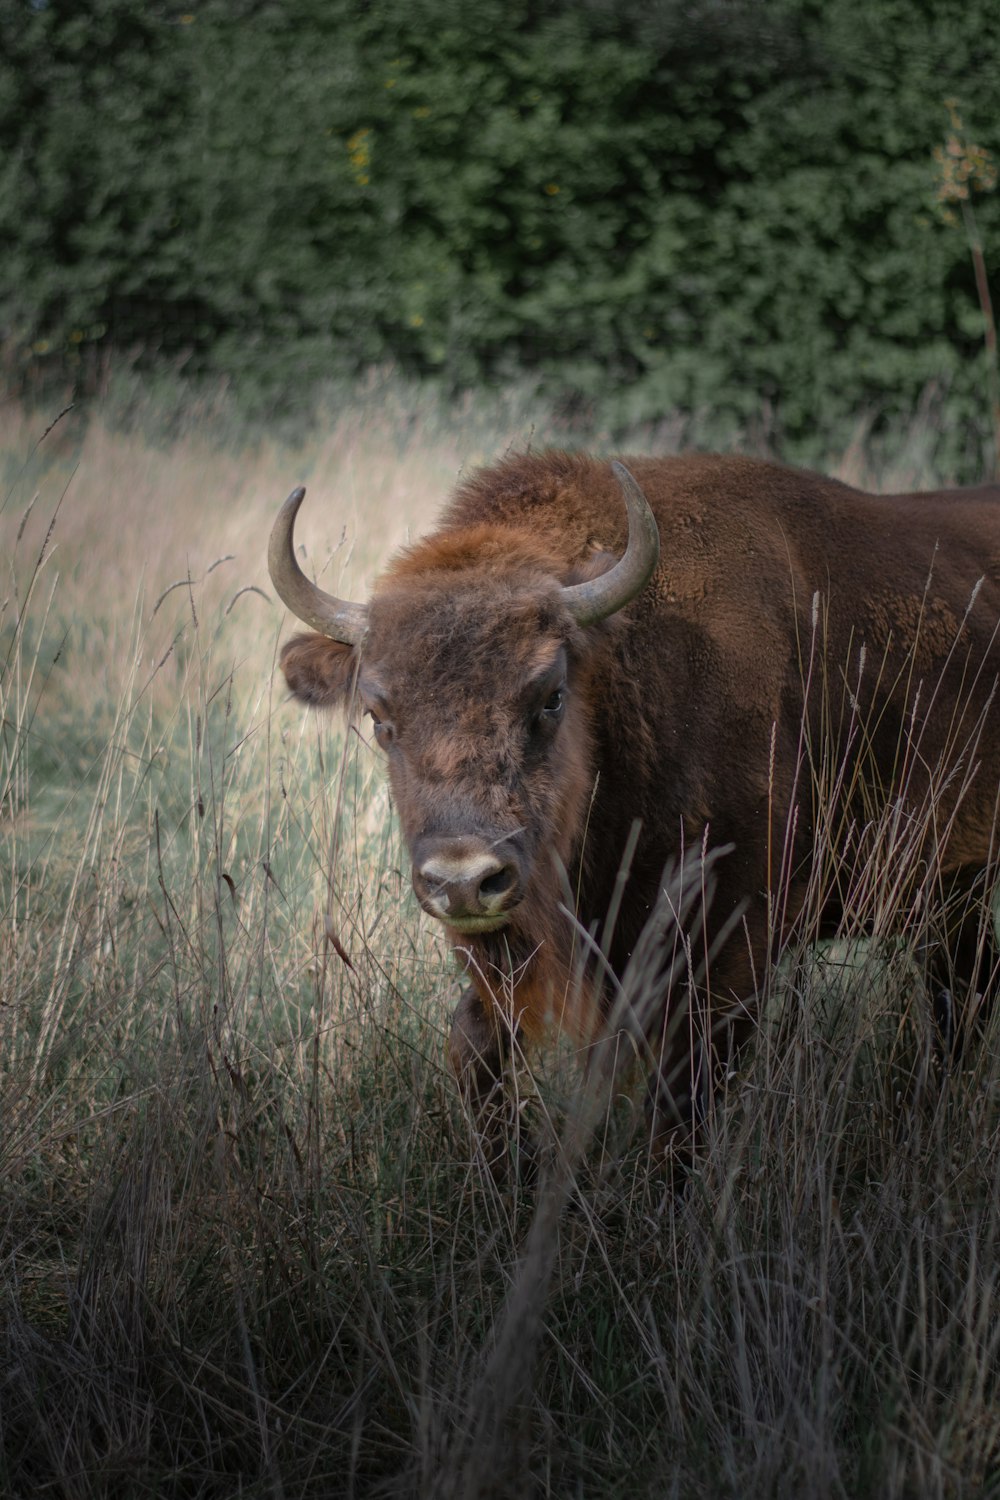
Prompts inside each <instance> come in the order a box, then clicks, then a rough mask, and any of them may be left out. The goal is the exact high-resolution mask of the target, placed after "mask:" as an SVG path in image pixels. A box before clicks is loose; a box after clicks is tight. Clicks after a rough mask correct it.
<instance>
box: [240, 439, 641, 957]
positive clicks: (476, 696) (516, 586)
mask: <svg viewBox="0 0 1000 1500" xmlns="http://www.w3.org/2000/svg"><path fill="white" fill-rule="evenodd" d="M613 467H614V470H615V473H616V476H617V478H618V482H619V484H620V485H621V489H622V492H623V495H624V500H625V505H626V507H627V511H628V520H629V539H628V545H627V548H626V550H625V553H624V555H623V556H622V557H621V558H620V559H615V558H614V557H611V556H609V555H608V554H607V553H596V554H594V555H593V556H592V557H591V558H589V559H588V560H587V561H585V562H582V563H581V562H579V561H578V562H577V563H576V564H575V565H572V566H570V565H567V564H566V563H565V562H562V563H560V560H559V558H558V556H557V555H556V553H554V551H553V548H552V545H551V544H550V543H549V544H547V543H546V541H545V540H544V538H540V537H536V536H533V535H531V534H530V533H529V532H528V531H526V530H525V529H524V528H521V529H518V530H514V529H513V528H511V527H503V526H500V525H493V524H477V525H472V526H465V527H462V526H454V527H451V528H448V527H446V528H444V529H442V530H440V531H439V532H437V533H436V534H434V535H432V536H431V537H428V538H426V539H425V540H424V541H422V542H419V543H417V544H416V545H415V546H414V547H412V548H410V549H408V550H407V551H405V552H404V553H403V554H402V555H401V556H400V557H398V558H397V559H396V560H395V561H394V562H393V563H392V564H391V566H390V567H389V569H388V570H387V572H386V573H385V574H383V576H382V577H381V579H380V580H379V581H378V583H377V585H376V587H375V591H374V594H373V597H372V599H371V602H370V604H368V605H367V606H360V605H357V604H350V603H346V602H344V601H342V600H340V599H336V598H333V597H332V596H331V595H329V594H326V593H324V592H323V591H322V590H321V589H319V588H317V587H316V585H315V584H313V583H311V582H310V581H309V580H308V579H307V578H306V577H305V576H304V574H303V573H302V571H301V569H300V568H299V565H298V562H297V561H296V558H295V551H294V546H293V527H294V522H295V516H296V513H297V511H298V509H299V506H300V505H301V503H302V499H303V497H304V494H305V491H304V490H302V489H297V490H295V491H293V493H292V494H291V495H290V496H289V497H288V500H287V501H286V502H285V504H284V506H283V507H282V510H281V512H280V514H279V516H278V519H277V521H276V522H275V525H274V529H273V532H272V535H271V542H270V552H269V565H270V570H271V577H272V580H273V582H274V586H275V588H276V589H277V592H278V594H279V595H280V597H281V598H282V600H283V601H284V602H285V604H286V605H287V606H288V607H289V609H291V610H292V611H293V613H294V614H296V615H297V616H298V618H299V619H301V620H303V621H304V622H305V623H306V624H308V625H310V626H312V627H313V629H314V630H315V631H317V632H319V634H310V635H300V636H297V637H295V638H294V639H293V640H291V641H289V642H288V643H287V644H286V646H285V647H284V650H283V651H282V655H281V665H282V667H283V670H284V672H285V676H286V678H287V680H288V683H289V686H290V687H291V689H292V692H293V693H294V694H295V695H296V696H297V697H299V698H301V699H303V700H304V701H306V702H308V703H313V704H318V705H332V704H338V703H339V704H344V705H350V704H351V703H352V702H353V701H355V699H356V700H358V701H359V702H360V705H361V706H362V708H363V710H364V712H365V713H367V714H369V715H370V716H371V720H372V724H373V728H374V735H375V739H376V740H377V742H378V744H379V746H380V747H381V748H382V750H383V751H384V752H385V755H386V757H387V761H388V768H389V778H390V782H391V786H392V790H393V795H394V799H395V802H396V806H397V808H398V811H399V816H400V821H401V824H402V829H403V835H404V837H405V839H406V843H407V846H408V849H409V851H410V855H411V858H412V861H413V865H412V880H413V888H414V891H415V892H416V895H417V897H418V899H419V901H420V904H421V906H422V907H423V908H424V910H425V911H426V912H428V913H430V915H431V916H433V917H436V918H438V919H439V920H440V921H442V922H443V923H445V924H446V926H447V927H449V928H450V929H451V930H452V932H453V933H454V934H455V935H456V936H457V937H459V938H460V939H461V940H462V941H467V940H468V937H469V936H470V935H475V934H486V933H490V932H494V931H496V930H498V929H500V928H515V929H516V927H517V925H518V923H521V924H522V925H524V924H525V922H526V916H527V914H528V913H530V912H531V911H532V909H537V898H538V896H539V893H540V889H541V887H542V886H548V887H550V888H551V887H552V884H553V881H552V863H551V860H552V857H553V856H555V857H556V858H558V859H560V860H562V862H563V863H564V865H567V866H568V865H569V864H570V862H571V860H572V858H573V855H574V853H575V852H576V845H577V844H578V841H579V837H580V834H581V831H582V829H583V827H584V824H585V821H586V812H587V801H588V797H589V794H590V782H591V773H590V746H591V728H590V717H591V709H592V706H593V702H592V700H593V696H594V695H593V690H592V682H591V678H592V671H593V655H594V653H593V649H592V648H593V645H594V640H595V633H600V632H602V631H606V630H607V628H608V627H605V626H604V625H603V624H602V623H601V622H604V621H606V620H608V619H609V618H610V617H611V616H612V615H614V614H615V613H616V611H618V610H620V609H621V608H622V607H623V606H624V605H625V604H626V603H627V602H628V601H629V600H630V599H632V598H634V597H635V595H636V594H637V593H638V592H639V591H640V590H641V589H642V588H643V587H644V585H645V584H646V582H647V581H648V579H649V577H650V575H651V574H652V572H653V570H654V568H655V566H656V563H657V558H658V553H659V539H658V535H657V529H656V523H655V521H654V519H653V516H652V513H651V512H650V509H649V506H648V505H647V503H646V500H645V498H644V496H643V494H642V492H641V490H640V489H639V486H638V485H637V484H636V482H635V480H634V479H633V477H632V475H631V474H630V473H629V472H628V470H627V469H626V468H624V466H623V465H621V464H617V463H616V464H615V465H614V466H613ZM533 898H534V899H533ZM549 904H551V903H549ZM529 925H530V924H529Z"/></svg>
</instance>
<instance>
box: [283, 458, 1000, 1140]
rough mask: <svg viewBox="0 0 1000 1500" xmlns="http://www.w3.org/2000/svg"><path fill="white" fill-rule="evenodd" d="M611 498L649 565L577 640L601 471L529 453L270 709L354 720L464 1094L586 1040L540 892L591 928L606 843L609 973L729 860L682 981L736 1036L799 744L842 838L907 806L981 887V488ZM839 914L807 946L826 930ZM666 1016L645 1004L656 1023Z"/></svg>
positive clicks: (603, 531) (769, 924)
mask: <svg viewBox="0 0 1000 1500" xmlns="http://www.w3.org/2000/svg"><path fill="white" fill-rule="evenodd" d="M629 468H630V470H631V472H632V473H633V474H634V476H635V478H636V480H637V481H638V484H639V486H640V488H641V490H642V491H643V493H644V495H645V497H646V500H647V501H648V504H649V507H650V509H651V510H652V513H653V515H654V516H655V520H656V524H657V527H658V530H659V537H660V561H659V564H658V566H657V567H656V570H655V572H654V573H653V575H652V577H651V578H650V580H649V582H648V584H647V585H646V586H645V587H644V588H643V589H642V590H641V592H639V593H638V594H637V595H636V596H635V597H634V598H632V599H631V600H630V601H629V602H627V603H626V604H624V606H623V607H621V608H619V609H617V610H616V611H615V612H614V613H611V614H610V615H608V616H607V617H606V618H603V619H598V620H596V621H592V622H587V621H586V620H584V621H582V622H581V620H580V618H578V617H577V615H575V614H574V613H573V612H571V611H570V610H569V609H568V608H567V605H566V602H565V601H566V597H567V596H566V594H565V592H564V591H565V590H566V588H567V587H572V586H573V585H575V584H578V583H581V582H584V581H586V580H589V579H599V578H601V577H602V576H603V575H604V574H605V573H606V571H607V570H609V569H610V568H611V567H613V566H614V564H615V562H616V560H617V559H618V558H619V557H620V555H621V554H622V552H623V550H624V549H625V546H626V542H627V540H628V526H629V521H628V516H627V515H626V512H625V508H624V507H623V505H622V497H621V492H620V489H619V483H618V481H617V480H616V478H615V475H614V473H613V472H612V468H611V467H610V466H609V465H608V464H607V463H604V462H600V461H598V460H596V459H593V458H590V457H586V456H581V455H577V454H573V455H570V454H565V453H546V454H538V455H535V454H529V455H524V456H519V457H512V458H509V459H507V460H505V461H504V462H502V463H500V464H498V465H496V466H494V467H491V468H487V469H484V470H482V471H481V472H479V473H477V474H474V475H473V476H472V477H471V478H468V479H466V480H465V481H464V482H462V483H461V484H460V485H459V487H458V489H457V491H456V493H455V495H454V496H453V498H452V500H451V502H450V504H449V505H448V507H447V509H446V510H445V513H444V515H443V518H442V520H441V523H440V525H439V527H438V529H437V530H436V531H434V532H433V533H432V534H431V535H429V536H427V537H426V538H424V539H423V540H422V541H419V542H417V543H416V544H415V545H413V546H411V547H409V548H407V549H406V550H405V551H404V552H402V553H401V554H400V555H399V556H398V557H396V559H395V560H394V561H393V562H391V563H390V565H389V567H388V568H387V570H386V571H385V572H384V573H383V575H382V576H381V578H380V579H379V581H378V583H377V585H376V587H375V590H374V594H373V597H372V599H371V601H370V604H369V607H368V611H367V616H366V617H365V627H366V628H365V630H364V631H363V633H362V634H361V635H360V637H359V638H358V639H356V640H354V641H353V642H349V643H344V642H342V641H340V640H334V639H330V638H329V637H327V636H326V635H322V634H307V635H300V636H297V637H295V638H294V639H293V640H291V641H289V642H288V644H287V645H286V646H285V648H284V650H283V652H282V657H281V664H282V667H283V669H284V672H285V675H286V678H287V680H288V683H289V686H290V687H291V689H292V691H293V693H294V694H295V695H296V696H297V697H298V698H300V699H302V700H303V701H304V702H306V703H311V704H317V705H322V706H327V705H333V704H340V705H343V706H344V707H346V708H348V709H352V708H354V707H355V706H356V705H360V707H361V708H362V709H363V710H364V711H367V712H368V713H370V714H371V715H372V718H373V721H374V726H375V736H376V738H377V740H378V742H379V744H380V745H381V746H382V748H383V750H384V751H385V754H386V758H387V762H388V770H389V779H390V783H391V787H392V792H393V796H394V800H395V803H396V806H397V808H398V812H399V817H400V821H401V825H402V830H403V834H404V837H405V839H406V842H407V846H408V848H409V851H410V854H411V856H412V859H413V884H414V889H415V891H416V893H417V896H418V898H419V900H420V902H421V904H422V905H423V906H424V908H425V909H426V910H427V911H428V912H430V913H431V914H432V915H433V916H435V917H436V918H437V919H439V920H441V921H443V922H444V924H445V926H446V927H447V928H449V930H450V936H451V938H452V941H453V944H454V946H455V948H456V949H457V950H458V952H459V954H460V957H461V961H462V963H463V964H464V966H465V968H466V970H467V973H468V976H469V980H470V988H469V989H468V990H467V991H466V993H465V995H464V996H463V999H462V1002H461V1003H460V1005H459V1009H458V1012H457V1014H456V1016H455V1020H454V1023H453V1029H452V1037H451V1055H452V1062H453V1064H454V1066H455V1069H456V1071H457V1072H458V1073H459V1075H460V1076H462V1077H464V1079H465V1081H466V1084H467V1086H468V1087H469V1088H470V1089H471V1090H472V1091H473V1092H477V1091H479V1090H481V1089H482V1088H483V1087H484V1086H489V1084H490V1083H491V1082H492V1080H493V1079H494V1078H495V1077H496V1076H497V1075H498V1073H499V1071H500V1063H501V1053H502V1048H503V1039H504V1037H505V1036H507V1035H516V1036H520V1037H523V1038H525V1039H527V1040H531V1039H533V1038H536V1037H538V1036H539V1035H540V1034H541V1033H542V1032H543V1031H544V1030H545V1029H546V1027H547V1026H549V1025H551V1024H552V1023H553V1022H555V1023H556V1024H561V1025H565V1026H568V1027H569V1028H570V1029H571V1030H572V1032H573V1034H574V1035H576V1036H577V1037H579V1038H580V1039H581V1040H583V1041H586V1040H587V1039H589V1038H591V1037H592V1036H593V1035H594V1033H595V1030H596V1029H597V1027H598V1014H597V1013H596V1012H595V1010H594V1009H592V1008H591V1005H590V1004H589V1002H587V1001H586V1000H585V999H584V998H582V988H581V986H580V984H579V983H576V984H575V983H574V974H573V962H572V953H573V943H574V928H573V924H572V923H571V922H570V921H569V919H568V918H567V915H566V912H565V910H564V904H565V900H566V896H565V893H566V891H572V892H573V893H574V894H575V898H576V906H577V915H578V919H579V922H580V924H582V926H583V927H584V928H590V929H591V930H593V929H594V924H598V930H599V924H601V923H603V921H604V918H605V915H606V913H607V912H608V909H609V906H610V905H611V902H612V897H613V893H614V890H615V881H616V877H617V874H618V871H619V865H620V862H621V860H622V857H623V854H624V851H625V850H626V847H627V846H628V845H629V840H630V831H631V830H632V828H633V824H634V823H635V822H636V820H638V823H639V826H640V832H639V836H638V843H637V844H636V845H635V848H634V853H633V855H632V859H631V864H630V871H629V877H628V880H627V883H626V885H625V889H624V897H623V899H622V901H621V906H620V910H619V911H618V915H617V919H616V922H615V926H614V932H613V936H612V937H611V939H610V943H609V951H608V953H607V959H608V960H609V963H610V967H611V969H612V970H613V971H614V972H615V973H617V974H618V975H621V974H622V972H623V971H624V968H625V965H626V964H627V962H628V958H629V955H630V954H631V953H632V951H633V949H634V947H635V944H636V941H637V939H638V937H639V934H640V932H641V931H642V929H643V926H644V924H645V923H646V922H647V919H648V918H649V915H650V912H651V910H652V909H653V907H654V905H655V903H656V901H657V897H658V893H659V891H660V888H661V882H662V877H663V871H664V868H665V867H666V866H667V864H668V863H669V861H670V860H671V859H674V858H676V856H677V855H678V852H679V851H681V850H683V849H690V848H698V847H699V846H706V847H707V846H709V845H710V846H718V845H731V846H732V852H731V853H729V854H728V855H727V856H726V857H725V858H724V859H722V860H720V861H718V862H717V865H716V871H715V873H716V878H717V888H716V891H715V897H714V901H713V904H712V908H711V911H710V913H709V915H708V918H707V921H708V928H707V935H706V940H705V948H706V950H709V949H712V948H713V947H714V949H715V951H714V952H713V953H712V957H711V963H710V966H709V968H708V971H707V973H706V974H705V975H704V976H703V978H702V981H701V983H702V987H703V990H704V991H705V992H707V997H708V1000H709V1002H710V1003H711V1005H712V1007H713V1009H714V1011H715V1012H717V1013H722V1014H728V1015H730V1016H732V1017H735V1018H737V1021H738V1022H739V1023H740V1024H738V1025H737V1030H739V1029H740V1025H743V1026H744V1027H745V1025H746V1024H748V1022H749V1018H752V1017H753V1015H754V1013H755V1006H756V995H757V990H758V986H759V984H760V981H761V979H762V978H763V976H764V975H765V974H766V972H767V968H768V963H769V960H770V959H771V958H772V957H773V955H774V953H775V952H776V950H777V949H778V947H780V945H781V944H782V943H783V942H784V941H785V940H786V939H787V937H788V935H789V933H790V932H792V931H793V930H794V924H795V922H796V919H797V917H798V915H799V912H800V910H801V908H802V905H803V901H804V898H805V892H806V890H807V887H808V884H809V880H810V875H811V872H812V851H813V847H814V845H813V837H814V831H815V828H814V818H815V807H814V793H815V790H816V786H815V771H816V767H815V764H814V758H815V756H816V755H817V753H818V752H817V746H819V745H820V744H821V743H823V744H825V745H826V746H827V747H828V750H829V752H830V755H831V756H832V759H831V760H830V762H829V763H830V764H831V765H833V766H835V767H836V768H837V772H838V784H839V785H840V787H841V788H842V790H843V796H844V798H845V801H846V804H847V806H846V809H845V818H846V819H848V820H850V819H853V820H854V824H855V826H856V827H859V828H860V827H863V826H864V825H865V823H866V821H867V822H868V823H870V822H871V820H872V817H873V816H874V815H877V813H878V811H879V809H880V808H881V809H884V808H885V807H886V806H888V805H890V804H891V803H892V801H893V799H895V800H896V801H897V802H898V804H899V806H900V807H901V808H902V809H903V810H904V811H905V809H907V808H908V809H910V810H911V811H912V810H914V809H917V808H919V807H920V806H922V805H926V803H927V799H928V798H929V797H933V799H934V816H933V817H930V818H928V819H927V832H926V835H924V836H923V837H924V838H925V847H924V848H923V851H922V855H921V857H922V859H923V860H924V863H925V864H926V865H928V866H930V865H931V864H933V867H934V870H935V874H936V876H940V877H942V878H946V879H948V880H949V881H951V882H959V883H968V884H969V885H970V886H971V885H972V884H974V883H975V882H976V881H977V880H982V872H983V871H984V869H985V868H986V867H987V865H988V864H989V862H990V860H991V858H992V852H993V838H994V813H995V806H996V799H997V794H998V783H1000V745H998V740H997V733H996V707H995V704H994V692H995V687H996V679H997V671H998V668H1000V648H998V644H997V626H998V621H1000V570H998V564H1000V555H998V554H1000V489H997V488H982V489H978V490H965V491H961V490H958V491H950V492H938V493H926V494H910V495H882V496H873V495H869V494H865V493H862V492H860V491H858V490H856V489H852V488H850V487H848V486H846V485H844V484H841V483H838V482H836V481H834V480H831V479H827V478H823V477H820V476H818V475H816V474H811V473H805V472H801V471H796V470H792V469H787V468H783V467H779V466H777V465H775V464H772V463H768V462H762V461H758V460H751V459H745V458H739V457H711V456H689V457H680V458H666V459H635V460H629ZM300 612H301V611H300ZM306 618H309V619H311V618H312V616H311V615H306ZM845 826H846V825H845ZM862 843H863V841H860V842H859V841H858V840H855V847H858V848H860V847H861V845H862ZM560 868H561V870H562V871H563V872H565V874H564V875H563V876H561V875H560ZM837 885H838V882H837V881H833V882H831V883H830V889H831V894H830V895H829V896H828V897H827V898H826V899H825V904H824V909H823V912H822V913H821V921H820V922H819V924H818V925H817V929H816V932H815V934H814V935H821V932H822V930H823V929H824V928H831V927H832V926H833V925H835V923H836V921H837V919H838V917H839V915H840V911H839V904H838V901H837V900H836V898H835V896H834V895H833V894H832V892H833V891H835V890H836V889H837ZM980 910H981V907H980ZM776 913H780V916H776ZM736 918H738V920H735V919H736ZM975 920H977V919H976V918H974V916H973V915H972V914H969V913H967V915H966V917H965V920H964V922H962V923H959V924H958V925H957V927H956V930H955V931H953V932H952V934H951V942H950V944H947V943H946V944H945V945H944V947H943V948H942V949H941V951H940V952H939V954H938V958H937V964H938V969H939V971H940V977H941V979H942V981H943V980H944V978H945V976H946V975H947V976H948V979H949V982H951V983H954V981H955V978H956V977H957V978H958V980H959V981H960V982H962V983H964V984H965V985H967V986H972V985H973V984H974V983H975V982H976V978H977V968H981V967H982V953H981V948H982V944H981V942H979V941H978V940H974V939H973V935H972V927H971V925H970V924H972V923H973V922H974V921H975ZM977 930H978V929H977ZM721 933H725V934H726V936H725V937H724V940H722V941H721V942H718V941H715V939H716V938H717V936H718V935H719V934H721ZM981 982H982V983H983V984H984V985H985V979H984V978H983V979H982V980H981ZM606 989H607V986H605V991H606ZM675 1003H676V997H675V996H673V995H671V994H667V993H664V994H663V996H662V1004H661V1007H660V1008H661V1020H662V1019H664V1018H665V1016H666V1015H667V1013H668V1012H669V1010H670V1008H671V1007H672V1006H673V1005H674V1004H675ZM599 1010H600V1002H598V1004H597V1008H596V1011H597V1012H599ZM682 1030H683V1028H682ZM685 1035H686V1033H685ZM686 1045H687V1044H685V1046H686ZM680 1050H681V1053H682V1054H685V1047H682V1048H681V1049H680ZM680 1061H681V1064H682V1066H681V1067H680V1068H679V1069H674V1075H675V1084H674V1093H675V1095H676V1096H677V1098H678V1101H679V1104H678V1107H679V1109H680V1111H681V1113H683V1112H684V1109H685V1108H686V1107H687V1098H686V1095H687V1092H689V1091H687V1090H686V1089H685V1086H684V1083H683V1081H681V1082H680V1083H677V1082H676V1078H681V1079H683V1075H684V1072H685V1068H684V1065H683V1064H684V1061H685V1057H684V1056H683V1055H682V1057H681V1059H680ZM670 1071H671V1070H670V1069H669V1068H668V1069H667V1072H668V1073H669V1072H670Z"/></svg>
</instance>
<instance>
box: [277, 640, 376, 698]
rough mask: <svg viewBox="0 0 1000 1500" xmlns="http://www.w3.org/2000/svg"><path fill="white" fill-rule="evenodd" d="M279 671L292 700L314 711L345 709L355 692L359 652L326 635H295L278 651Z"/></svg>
mask: <svg viewBox="0 0 1000 1500" xmlns="http://www.w3.org/2000/svg"><path fill="white" fill-rule="evenodd" d="M280 660H281V670H282V671H283V672H284V674H285V681H286V682H287V683H288V686H289V687H290V688H291V691H292V694H293V696H294V697H296V698H298V699H300V700H301V701H302V702H303V703H310V704H312V706H313V707H314V708H338V707H339V708H346V707H347V705H348V704H349V703H350V700H351V698H352V696H353V693H354V686H355V683H356V681H357V673H358V653H357V651H356V649H355V647H354V646H347V645H345V644H344V642H343V641H333V640H331V639H330V637H329V636H327V635H315V634H309V635H295V636H293V637H292V639H291V640H290V641H286V642H285V644H284V646H283V647H282V648H281V658H280Z"/></svg>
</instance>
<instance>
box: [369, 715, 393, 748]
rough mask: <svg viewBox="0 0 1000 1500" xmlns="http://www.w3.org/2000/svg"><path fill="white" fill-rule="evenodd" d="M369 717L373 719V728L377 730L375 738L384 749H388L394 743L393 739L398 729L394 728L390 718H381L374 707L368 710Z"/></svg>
mask: <svg viewBox="0 0 1000 1500" xmlns="http://www.w3.org/2000/svg"><path fill="white" fill-rule="evenodd" d="M368 717H369V718H370V719H371V721H372V728H373V729H374V731H375V739H376V741H377V742H378V744H379V745H380V746H381V747H382V749H383V750H388V748H389V746H390V745H391V744H392V741H393V739H394V737H395V733H396V731H395V730H394V729H393V727H392V725H391V724H390V723H389V720H388V719H380V718H379V716H378V714H377V713H376V712H375V710H374V709H373V708H370V709H369V710H368Z"/></svg>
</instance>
